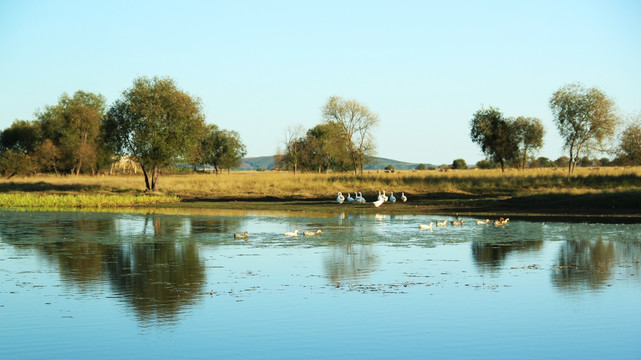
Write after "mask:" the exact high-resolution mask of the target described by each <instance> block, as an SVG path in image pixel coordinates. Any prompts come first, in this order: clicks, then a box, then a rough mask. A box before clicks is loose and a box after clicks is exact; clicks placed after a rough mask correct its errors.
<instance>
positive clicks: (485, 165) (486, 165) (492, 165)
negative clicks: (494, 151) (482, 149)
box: [476, 159, 496, 169]
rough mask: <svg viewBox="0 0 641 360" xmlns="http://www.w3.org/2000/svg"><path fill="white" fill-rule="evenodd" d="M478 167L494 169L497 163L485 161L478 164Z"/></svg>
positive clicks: (489, 160)
mask: <svg viewBox="0 0 641 360" xmlns="http://www.w3.org/2000/svg"><path fill="white" fill-rule="evenodd" d="M476 167H477V168H479V169H494V168H495V167H496V163H495V162H494V161H493V160H491V159H483V160H479V161H477V162H476Z"/></svg>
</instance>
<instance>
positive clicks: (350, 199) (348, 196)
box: [347, 193, 354, 204]
mask: <svg viewBox="0 0 641 360" xmlns="http://www.w3.org/2000/svg"><path fill="white" fill-rule="evenodd" d="M347 202H348V203H350V204H353V203H354V198H353V197H352V193H347Z"/></svg>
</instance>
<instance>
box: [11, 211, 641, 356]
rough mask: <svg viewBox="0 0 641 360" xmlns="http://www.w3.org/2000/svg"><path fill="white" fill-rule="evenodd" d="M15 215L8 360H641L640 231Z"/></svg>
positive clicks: (362, 219) (357, 219) (312, 219)
mask: <svg viewBox="0 0 641 360" xmlns="http://www.w3.org/2000/svg"><path fill="white" fill-rule="evenodd" d="M0 215H1V216H0V240H1V242H0V314H1V315H2V316H1V318H2V321H1V323H0V333H1V334H2V338H3V341H2V342H0V357H2V358H3V359H7V358H87V357H92V358H149V357H152V356H163V357H178V358H212V357H226V358H301V357H305V358H328V357H332V358H355V357H358V358H390V357H394V358H398V357H404V358H426V357H432V358H474V359H479V358H488V359H497V358H510V359H513V358H568V357H570V358H604V357H608V358H617V359H626V358H639V357H641V338H640V337H639V336H638V335H639V334H640V333H641V331H640V330H641V325H639V324H641V309H640V308H639V306H638V303H639V300H641V280H640V279H641V277H640V276H639V267H640V264H639V259H640V258H641V226H639V225H613V224H569V223H532V222H516V221H515V222H510V223H508V224H507V225H506V226H503V227H494V226H492V225H484V226H477V225H475V224H474V221H473V220H474V219H466V220H467V221H466V223H465V224H464V226H463V227H462V228H461V227H452V226H449V227H447V228H440V227H439V228H436V227H435V228H434V231H429V230H427V231H419V230H418V224H419V223H429V222H430V221H434V222H436V221H437V220H443V219H446V218H447V217H439V218H437V217H434V216H422V215H420V216H419V215H416V216H411V215H403V216H390V215H384V214H380V215H375V216H357V215H351V216H346V215H342V214H340V215H331V216H328V215H323V216H320V215H319V214H311V215H307V216H282V215H283V214H270V213H265V212H261V213H258V212H246V213H234V214H227V213H218V214H216V213H211V212H209V213H207V214H192V215H190V216H185V215H172V214H135V213H134V214H113V213H82V212H77V213H63V212H58V213H56V212H8V211H3V212H1V213H0ZM230 215H232V216H230ZM449 219H450V220H451V219H452V218H449ZM318 228H320V229H322V230H323V235H321V236H311V237H303V236H301V237H297V238H288V237H285V236H284V235H283V233H284V232H285V231H293V230H294V229H299V230H311V231H315V230H316V229H318ZM244 231H248V232H249V234H250V236H249V238H248V239H247V241H245V240H243V239H235V238H234V237H233V233H241V232H244ZM210 292H212V293H211V294H210Z"/></svg>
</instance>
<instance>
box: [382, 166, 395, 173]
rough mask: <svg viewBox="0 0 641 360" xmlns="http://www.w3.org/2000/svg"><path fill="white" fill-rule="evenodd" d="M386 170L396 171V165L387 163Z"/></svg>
mask: <svg viewBox="0 0 641 360" xmlns="http://www.w3.org/2000/svg"><path fill="white" fill-rule="evenodd" d="M384 170H385V171H390V172H394V171H395V169H394V166H392V165H387V166H386V167H385V169H384Z"/></svg>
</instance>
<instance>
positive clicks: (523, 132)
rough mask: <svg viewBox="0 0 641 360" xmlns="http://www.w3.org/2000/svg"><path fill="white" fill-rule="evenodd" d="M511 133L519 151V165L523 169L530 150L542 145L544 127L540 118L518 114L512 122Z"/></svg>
mask: <svg viewBox="0 0 641 360" xmlns="http://www.w3.org/2000/svg"><path fill="white" fill-rule="evenodd" d="M512 127H513V128H514V130H513V134H514V136H515V137H516V144H517V146H518V152H519V156H518V157H519V167H520V168H521V169H525V166H526V165H527V159H528V156H529V155H531V154H530V152H532V151H535V150H538V149H540V148H541V147H542V146H543V135H545V129H544V128H543V123H542V122H541V120H539V119H538V118H535V117H524V116H519V117H517V118H516V119H515V120H514V121H513V122H512Z"/></svg>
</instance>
